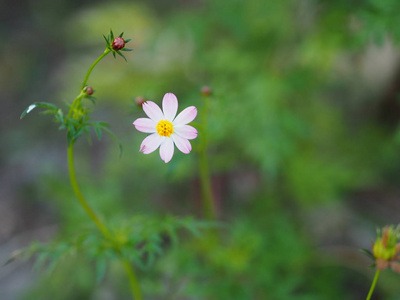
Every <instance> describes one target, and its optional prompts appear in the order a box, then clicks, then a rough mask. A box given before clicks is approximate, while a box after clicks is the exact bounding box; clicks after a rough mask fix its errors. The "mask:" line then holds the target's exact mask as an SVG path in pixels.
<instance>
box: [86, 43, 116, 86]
mask: <svg viewBox="0 0 400 300" xmlns="http://www.w3.org/2000/svg"><path fill="white" fill-rule="evenodd" d="M110 51H111V50H110V49H108V48H106V50H104V52H103V54H102V55H100V56H99V57H98V58H97V59H96V60H95V61H94V63H93V64H92V65H91V66H90V68H89V70H88V71H87V73H86V76H85V78H84V79H83V83H82V87H81V89H83V88H84V87H85V86H86V83H87V81H88V79H89V76H90V73H92V70H93V69H94V67H95V66H96V65H97V64H98V63H99V61H101V60H102V59H103V58H104V57H105V56H106V55H107V54H108V53H110Z"/></svg>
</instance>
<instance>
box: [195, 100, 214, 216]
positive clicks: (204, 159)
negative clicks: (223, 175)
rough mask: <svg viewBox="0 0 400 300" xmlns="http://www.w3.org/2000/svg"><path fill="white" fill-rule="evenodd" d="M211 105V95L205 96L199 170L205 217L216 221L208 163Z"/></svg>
mask: <svg viewBox="0 0 400 300" xmlns="http://www.w3.org/2000/svg"><path fill="white" fill-rule="evenodd" d="M208 106H209V96H204V103H203V109H202V113H201V124H202V129H203V136H202V138H201V143H200V147H199V172H200V184H201V191H202V200H203V210H204V217H205V218H206V219H207V220H209V221H215V220H216V219H217V214H216V210H215V201H214V196H213V192H212V187H211V178H210V168H209V163H208V155H207V148H208V136H207V114H208Z"/></svg>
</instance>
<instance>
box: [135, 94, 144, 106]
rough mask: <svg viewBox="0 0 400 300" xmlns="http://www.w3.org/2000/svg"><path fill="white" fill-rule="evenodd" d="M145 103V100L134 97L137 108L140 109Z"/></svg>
mask: <svg viewBox="0 0 400 300" xmlns="http://www.w3.org/2000/svg"><path fill="white" fill-rule="evenodd" d="M145 101H146V99H144V97H142V96H139V97H136V99H135V102H136V104H137V105H138V106H140V107H142V105H143V103H144V102H145Z"/></svg>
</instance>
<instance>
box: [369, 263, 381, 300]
mask: <svg viewBox="0 0 400 300" xmlns="http://www.w3.org/2000/svg"><path fill="white" fill-rule="evenodd" d="M380 272H381V270H379V269H376V272H375V276H374V280H373V281H372V284H371V288H370V289H369V293H368V296H367V298H366V300H370V299H371V296H372V293H373V292H374V289H375V286H376V282H377V281H378V277H379V274H380Z"/></svg>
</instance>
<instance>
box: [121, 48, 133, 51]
mask: <svg viewBox="0 0 400 300" xmlns="http://www.w3.org/2000/svg"><path fill="white" fill-rule="evenodd" d="M120 51H133V49H128V48H123V49H121V50H120Z"/></svg>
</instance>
